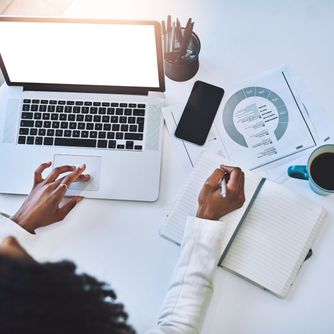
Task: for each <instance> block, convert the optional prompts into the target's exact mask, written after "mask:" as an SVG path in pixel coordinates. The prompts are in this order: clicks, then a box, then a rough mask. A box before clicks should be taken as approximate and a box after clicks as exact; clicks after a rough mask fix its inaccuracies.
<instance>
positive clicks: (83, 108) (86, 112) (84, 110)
mask: <svg viewBox="0 0 334 334" xmlns="http://www.w3.org/2000/svg"><path fill="white" fill-rule="evenodd" d="M85 105H86V103H85ZM81 113H82V114H88V113H89V108H88V107H82V109H81Z"/></svg>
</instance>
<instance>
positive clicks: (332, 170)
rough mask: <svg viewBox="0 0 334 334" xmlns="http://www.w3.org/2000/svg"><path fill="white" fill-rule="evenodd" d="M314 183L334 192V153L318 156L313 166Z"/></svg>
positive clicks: (311, 170)
mask: <svg viewBox="0 0 334 334" xmlns="http://www.w3.org/2000/svg"><path fill="white" fill-rule="evenodd" d="M310 172H311V176H312V179H313V180H314V182H315V183H316V184H317V185H319V186H320V187H321V188H324V189H326V190H334V153H323V154H320V155H318V156H317V157H316V158H315V159H314V160H313V161H312V164H311V168H310Z"/></svg>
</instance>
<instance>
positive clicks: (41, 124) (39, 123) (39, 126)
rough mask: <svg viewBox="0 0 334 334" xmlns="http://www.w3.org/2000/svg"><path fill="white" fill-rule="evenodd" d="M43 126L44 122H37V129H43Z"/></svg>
mask: <svg viewBox="0 0 334 334" xmlns="http://www.w3.org/2000/svg"><path fill="white" fill-rule="evenodd" d="M42 126H43V122H42V121H36V122H35V127H36V128H41V127H42Z"/></svg>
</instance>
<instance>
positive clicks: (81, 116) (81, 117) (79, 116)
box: [76, 115, 91, 122]
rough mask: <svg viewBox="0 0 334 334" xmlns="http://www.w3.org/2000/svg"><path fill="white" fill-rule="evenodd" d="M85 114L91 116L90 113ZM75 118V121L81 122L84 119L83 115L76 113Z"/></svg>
mask: <svg viewBox="0 0 334 334" xmlns="http://www.w3.org/2000/svg"><path fill="white" fill-rule="evenodd" d="M86 116H91V115H86ZM76 120H77V122H83V120H84V115H77V118H76Z"/></svg>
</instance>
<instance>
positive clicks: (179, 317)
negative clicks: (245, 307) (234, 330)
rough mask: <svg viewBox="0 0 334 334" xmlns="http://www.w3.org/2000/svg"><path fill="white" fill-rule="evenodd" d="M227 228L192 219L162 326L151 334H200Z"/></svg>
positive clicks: (162, 319)
mask: <svg viewBox="0 0 334 334" xmlns="http://www.w3.org/2000/svg"><path fill="white" fill-rule="evenodd" d="M223 231H224V224H223V223H222V222H217V221H209V220H203V219H199V218H193V217H189V218H188V220H187V224H186V229H185V234H184V239H183V244H182V249H181V255H180V259H179V261H178V263H177V265H176V268H175V270H174V274H173V277H172V281H171V285H170V287H169V290H168V293H167V296H166V298H165V301H164V304H163V308H162V312H161V315H160V317H159V321H158V326H157V327H156V328H154V329H152V330H151V331H149V332H148V333H152V334H153V333H168V334H170V333H182V334H188V333H199V332H200V328H201V325H202V321H203V319H204V316H205V313H206V309H207V306H208V304H209V301H210V298H211V295H212V280H213V276H214V273H215V270H216V268H217V264H218V259H219V257H220V255H221V245H222V239H223V237H224V233H223Z"/></svg>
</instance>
